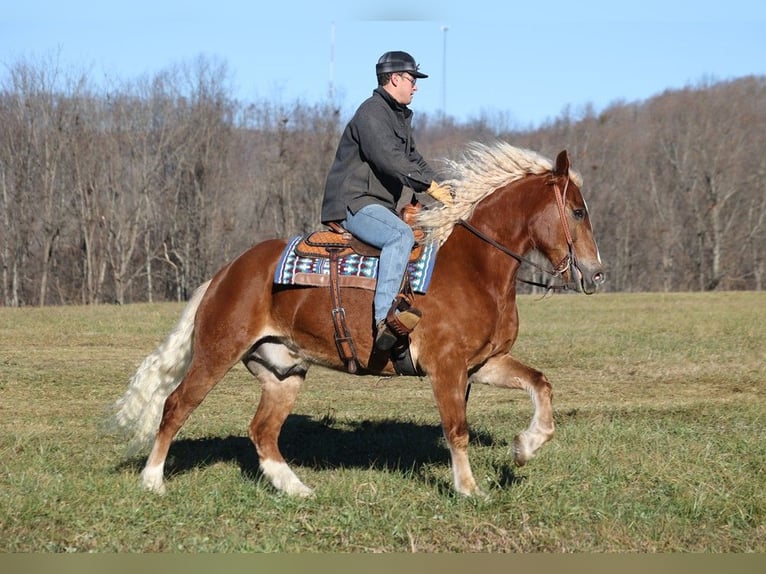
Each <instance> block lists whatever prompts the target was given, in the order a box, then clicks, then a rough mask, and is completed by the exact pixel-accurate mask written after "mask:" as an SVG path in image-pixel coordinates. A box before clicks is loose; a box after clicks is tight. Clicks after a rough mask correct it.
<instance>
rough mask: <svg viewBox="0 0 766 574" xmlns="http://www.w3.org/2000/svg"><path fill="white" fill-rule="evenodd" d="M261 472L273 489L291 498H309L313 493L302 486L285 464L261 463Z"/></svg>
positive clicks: (275, 462)
mask: <svg viewBox="0 0 766 574" xmlns="http://www.w3.org/2000/svg"><path fill="white" fill-rule="evenodd" d="M261 472H263V474H264V475H265V476H266V477H267V478H268V479H269V480H270V481H271V484H273V485H274V488H276V489H277V490H281V491H282V492H284V493H286V494H289V495H291V496H303V497H306V496H311V495H313V494H314V491H313V490H311V489H310V488H309V487H308V486H306V485H305V484H303V483H302V482H301V481H300V479H299V478H298V477H297V476H296V475H295V473H294V472H293V471H292V470H291V469H290V467H289V466H287V463H286V462H277V461H275V460H263V461H261Z"/></svg>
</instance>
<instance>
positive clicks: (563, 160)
mask: <svg viewBox="0 0 766 574" xmlns="http://www.w3.org/2000/svg"><path fill="white" fill-rule="evenodd" d="M553 173H554V175H562V176H565V177H566V176H567V175H569V154H568V153H567V150H564V151H562V152H560V153H559V155H558V157H557V158H556V171H554V172H553Z"/></svg>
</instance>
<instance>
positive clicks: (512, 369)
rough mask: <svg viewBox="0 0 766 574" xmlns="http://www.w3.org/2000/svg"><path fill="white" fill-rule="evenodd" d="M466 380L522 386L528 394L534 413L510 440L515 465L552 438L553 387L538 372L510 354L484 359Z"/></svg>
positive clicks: (524, 460)
mask: <svg viewBox="0 0 766 574" xmlns="http://www.w3.org/2000/svg"><path fill="white" fill-rule="evenodd" d="M469 382H470V383H483V384H488V385H492V386H495V387H505V388H511V389H524V390H525V391H527V392H528V393H529V396H530V398H531V399H532V404H533V405H534V407H535V412H534V414H533V416H532V420H531V422H530V423H529V427H527V429H526V430H524V431H522V432H520V433H519V434H518V435H516V438H515V439H514V441H513V455H514V460H515V462H516V464H517V465H519V466H521V465H523V464H525V463H526V462H528V461H529V460H530V459H532V457H534V456H535V454H536V453H537V450H538V449H539V448H540V447H541V446H543V445H544V444H545V443H546V442H548V441H549V440H550V439H551V438H553V432H554V424H553V389H552V387H551V384H550V383H549V382H548V379H547V378H546V377H545V375H543V374H542V373H541V372H540V371H538V370H536V369H533V368H531V367H527V366H526V365H524V364H523V363H520V362H519V361H517V360H516V359H514V358H513V357H511V356H510V355H501V356H498V357H493V358H492V359H490V360H489V361H487V362H486V363H485V364H484V365H483V366H482V367H481V368H480V369H479V370H478V371H476V372H475V373H473V375H471V378H470V379H469Z"/></svg>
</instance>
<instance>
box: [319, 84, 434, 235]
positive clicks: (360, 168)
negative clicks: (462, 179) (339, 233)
mask: <svg viewBox="0 0 766 574" xmlns="http://www.w3.org/2000/svg"><path fill="white" fill-rule="evenodd" d="M435 178H436V174H435V173H434V171H433V170H432V169H431V168H430V167H429V166H428V164H427V163H426V161H425V160H424V159H423V156H421V155H420V153H419V152H418V151H417V150H416V149H415V140H414V139H413V138H412V110H410V109H409V108H408V107H407V106H405V105H402V104H400V103H398V102H397V101H396V100H394V99H393V98H392V97H391V96H390V95H389V94H388V92H386V91H385V90H384V89H382V88H380V87H379V88H376V89H375V90H374V91H373V92H372V96H371V97H369V98H368V99H366V100H365V101H364V102H362V104H361V105H360V106H359V108H358V109H357V111H356V113H355V114H354V117H353V118H351V121H350V122H349V123H348V125H347V126H346V129H345V130H344V131H343V135H342V136H341V138H340V143H339V144H338V149H337V151H336V152H335V160H334V161H333V164H332V166H331V167H330V172H329V173H328V175H327V181H326V182H325V189H324V199H323V201H322V222H323V223H328V222H330V221H342V220H343V219H345V218H346V209H347V208H348V209H350V210H351V212H352V213H356V212H357V211H358V210H359V209H361V208H362V207H364V206H365V205H369V204H375V203H377V204H380V205H384V206H386V207H388V208H389V209H391V210H395V209H396V204H397V202H398V201H399V198H400V197H401V195H402V191H403V189H404V187H405V186H407V187H409V188H410V189H412V190H413V191H414V192H422V191H425V190H426V189H428V187H429V186H430V185H431V182H432V181H433V180H434V179H435Z"/></svg>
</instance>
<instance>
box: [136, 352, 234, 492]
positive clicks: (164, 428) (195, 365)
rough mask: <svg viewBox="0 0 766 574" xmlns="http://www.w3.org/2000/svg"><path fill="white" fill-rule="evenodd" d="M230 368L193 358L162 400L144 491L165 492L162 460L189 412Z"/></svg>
mask: <svg viewBox="0 0 766 574" xmlns="http://www.w3.org/2000/svg"><path fill="white" fill-rule="evenodd" d="M231 366H232V365H229V364H226V365H217V366H216V367H215V368H212V369H211V368H209V367H205V366H202V365H201V361H200V360H199V359H198V358H197V357H196V356H195V358H194V359H193V360H192V364H191V366H190V368H189V371H188V372H187V374H186V376H185V377H184V379H183V381H181V384H180V385H178V387H177V388H176V389H175V390H174V391H173V392H172V393H171V394H170V395H169V396H168V398H167V399H166V400H165V406H164V408H163V412H162V421H161V422H160V427H159V430H158V431H157V435H156V437H155V439H154V446H153V447H152V451H151V453H150V454H149V457H148V458H147V460H146V465H145V466H144V470H143V471H142V472H141V482H142V484H143V486H144V488H146V489H147V490H152V491H155V492H158V493H160V494H162V493H164V492H165V483H164V479H163V476H164V472H165V460H166V458H167V455H168V451H169V450H170V443H171V442H172V441H173V437H175V435H176V434H177V433H178V431H179V430H180V429H181V427H182V426H183V424H184V423H185V422H186V419H188V418H189V415H190V414H191V412H192V411H193V410H194V409H195V408H196V407H197V406H198V405H199V404H200V403H201V402H202V400H203V399H204V398H205V396H207V394H208V392H210V389H212V388H213V387H214V386H215V385H216V383H218V382H219V381H220V380H221V379H222V378H223V376H224V375H225V374H226V373H227V372H228V370H229V369H230V368H231Z"/></svg>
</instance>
